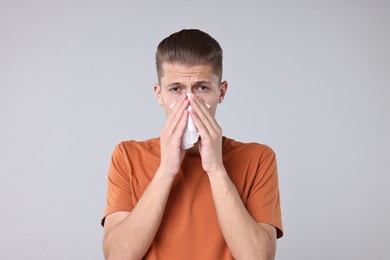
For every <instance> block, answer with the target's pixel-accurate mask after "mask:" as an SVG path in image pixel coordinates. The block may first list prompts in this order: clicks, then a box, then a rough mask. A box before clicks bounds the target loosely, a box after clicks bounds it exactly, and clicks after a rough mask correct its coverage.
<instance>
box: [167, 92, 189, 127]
mask: <svg viewBox="0 0 390 260" xmlns="http://www.w3.org/2000/svg"><path fill="white" fill-rule="evenodd" d="M188 106H189V102H188V100H187V99H186V98H185V95H184V96H180V97H179V98H178V100H177V101H176V103H175V104H174V106H173V107H172V112H171V113H170V115H169V116H168V119H167V122H166V124H165V127H164V131H166V132H167V133H169V135H172V133H173V132H174V130H175V128H176V126H177V124H178V123H179V121H180V120H181V118H182V116H183V111H185V110H187V108H188Z"/></svg>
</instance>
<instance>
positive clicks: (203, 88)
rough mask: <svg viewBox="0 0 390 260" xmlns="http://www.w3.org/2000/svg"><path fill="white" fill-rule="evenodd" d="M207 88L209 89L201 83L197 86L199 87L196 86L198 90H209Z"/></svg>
mask: <svg viewBox="0 0 390 260" xmlns="http://www.w3.org/2000/svg"><path fill="white" fill-rule="evenodd" d="M209 89H210V88H209V87H207V86H204V85H201V86H199V87H198V88H197V90H199V91H207V90H209Z"/></svg>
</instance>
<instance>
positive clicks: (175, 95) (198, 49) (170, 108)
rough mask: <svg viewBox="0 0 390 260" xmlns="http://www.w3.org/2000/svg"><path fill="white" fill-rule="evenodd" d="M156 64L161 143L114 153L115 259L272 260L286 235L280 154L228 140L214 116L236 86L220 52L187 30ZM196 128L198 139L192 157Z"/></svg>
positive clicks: (108, 248) (111, 242) (111, 235)
mask: <svg viewBox="0 0 390 260" xmlns="http://www.w3.org/2000/svg"><path fill="white" fill-rule="evenodd" d="M156 65H157V74H158V81H159V83H158V84H156V85H155V86H154V92H155V95H156V98H157V101H158V102H159V104H160V105H162V106H163V107H164V109H165V112H166V115H167V122H166V125H165V127H164V129H163V130H162V132H161V135H160V138H154V139H150V140H147V141H142V142H136V141H127V142H122V143H120V144H119V145H118V146H117V147H116V149H115V150H114V152H113V156H112V160H111V165H110V169H109V174H108V192H107V208H106V211H105V214H104V218H103V220H102V225H104V239H103V251H104V254H105V257H106V259H233V258H234V259H273V258H274V256H275V251H276V238H279V237H281V236H282V235H283V231H282V224H281V212H280V203H279V190H278V177H277V168H276V159H275V154H274V152H273V151H272V150H271V149H270V148H269V147H267V146H265V145H261V144H256V143H250V144H245V143H240V142H237V141H234V140H232V139H229V138H227V137H224V136H222V129H221V127H220V126H219V125H218V123H217V121H216V120H215V114H216V109H217V105H218V104H219V103H221V102H222V101H223V99H224V97H225V95H226V91H227V87H228V84H227V82H226V81H221V78H222V49H221V47H220V45H219V44H218V42H216V41H215V39H213V38H212V37H211V36H210V35H208V34H206V33H204V32H202V31H200V30H182V31H179V32H177V33H174V34H172V35H171V36H169V37H167V38H166V39H164V40H163V41H162V42H161V43H160V44H159V46H158V48H157V53H156ZM187 94H192V95H187ZM188 96H190V97H189V98H188ZM190 119H191V120H192V122H193V124H194V125H195V127H196V129H197V131H198V133H199V139H198V140H197V142H196V143H195V145H194V146H193V147H191V148H188V149H187V150H184V149H183V148H182V145H183V142H184V141H183V135H184V134H185V131H186V130H185V129H186V126H187V124H190Z"/></svg>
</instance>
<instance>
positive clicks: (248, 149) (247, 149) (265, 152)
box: [223, 137, 275, 160]
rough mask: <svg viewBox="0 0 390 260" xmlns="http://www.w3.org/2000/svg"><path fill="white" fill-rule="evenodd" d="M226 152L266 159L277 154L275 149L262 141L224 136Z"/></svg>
mask: <svg viewBox="0 0 390 260" xmlns="http://www.w3.org/2000/svg"><path fill="white" fill-rule="evenodd" d="M223 149H224V153H226V154H239V155H241V156H246V157H253V156H254V157H257V158H258V159H260V160H261V159H265V158H268V157H269V156H275V152H274V150H273V149H272V148H271V147H270V146H268V145H266V144H262V143H257V142H240V141H236V140H234V139H231V138H227V137H225V138H224V147H223Z"/></svg>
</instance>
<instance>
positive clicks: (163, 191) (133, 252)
mask: <svg viewBox="0 0 390 260" xmlns="http://www.w3.org/2000/svg"><path fill="white" fill-rule="evenodd" d="M187 107H188V101H187V100H186V99H184V98H182V99H179V102H177V103H176V105H175V106H174V108H173V110H172V113H171V114H170V116H169V117H168V120H167V123H166V125H165V128H164V129H163V131H162V133H161V136H160V144H161V162H160V167H159V169H158V170H157V172H156V174H155V176H154V178H153V179H152V181H151V182H150V184H149V186H148V187H147V188H146V190H145V191H144V193H143V195H142V197H141V198H140V200H139V201H138V203H137V205H136V206H135V207H134V209H133V210H132V211H131V212H115V213H112V214H110V215H108V216H107V217H106V219H105V225H104V238H103V251H104V255H105V258H106V259H141V258H142V257H143V256H144V255H145V254H146V252H147V250H148V249H149V247H150V245H151V243H152V242H153V240H154V237H155V235H156V233H157V231H158V228H159V226H160V223H161V219H162V216H163V214H164V211H165V206H166V203H167V200H168V196H169V193H170V190H171V186H172V183H173V180H174V177H175V175H176V173H177V172H178V171H179V169H180V164H181V162H182V160H183V158H184V151H183V150H181V149H180V145H181V136H182V135H183V131H184V128H185V125H186V122H187V118H188V112H187Z"/></svg>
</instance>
